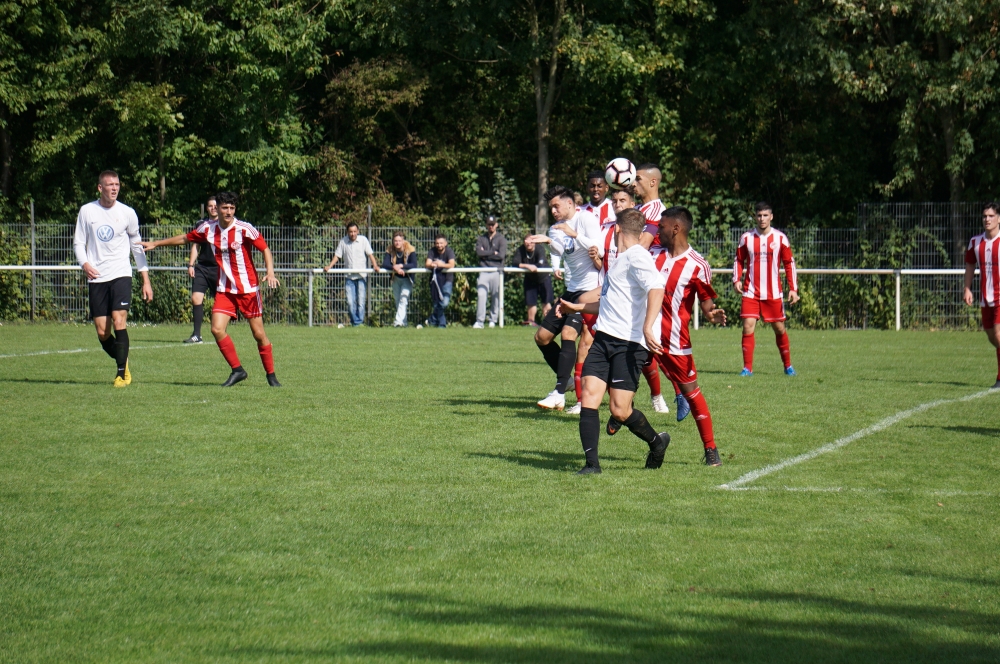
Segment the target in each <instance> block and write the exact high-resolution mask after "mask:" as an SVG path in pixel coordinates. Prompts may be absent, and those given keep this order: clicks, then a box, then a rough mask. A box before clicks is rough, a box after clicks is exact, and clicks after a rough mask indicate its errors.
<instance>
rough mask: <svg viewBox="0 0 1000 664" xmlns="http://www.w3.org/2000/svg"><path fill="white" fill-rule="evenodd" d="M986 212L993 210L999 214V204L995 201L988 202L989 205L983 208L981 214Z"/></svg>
mask: <svg viewBox="0 0 1000 664" xmlns="http://www.w3.org/2000/svg"><path fill="white" fill-rule="evenodd" d="M987 210H993V211H994V212H996V213H997V214H1000V203H997V202H996V201H990V202H989V203H987V204H986V205H984V206H983V212H986V211H987Z"/></svg>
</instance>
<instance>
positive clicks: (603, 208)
mask: <svg viewBox="0 0 1000 664" xmlns="http://www.w3.org/2000/svg"><path fill="white" fill-rule="evenodd" d="M583 209H584V210H586V211H587V212H589V213H590V214H592V215H594V216H595V217H597V221H599V222H601V230H602V231H604V230H607V229H608V228H612V227H614V225H615V208H614V206H613V205H612V204H611V199H610V198H605V199H604V201H602V202H601V203H600V204H599V205H594V204H593V203H590V202H589V201H588V202H587V204H586V205H584V206H583Z"/></svg>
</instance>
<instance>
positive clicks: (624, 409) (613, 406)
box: [608, 401, 632, 422]
mask: <svg viewBox="0 0 1000 664" xmlns="http://www.w3.org/2000/svg"><path fill="white" fill-rule="evenodd" d="M608 406H609V410H610V411H611V416H612V417H614V418H615V419H616V420H618V421H619V422H622V421H624V420H627V419H628V417H629V415H631V414H632V404H619V403H615V402H614V401H612V402H611V403H610V404H608Z"/></svg>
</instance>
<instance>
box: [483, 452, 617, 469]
mask: <svg viewBox="0 0 1000 664" xmlns="http://www.w3.org/2000/svg"><path fill="white" fill-rule="evenodd" d="M466 456H470V457H479V458H481V459H498V460H500V461H508V462H510V463H516V464H517V465H519V466H530V467H532V468H539V469H541V470H558V471H560V472H563V471H569V470H579V469H580V467H581V466H583V461H584V459H583V452H579V453H576V454H568V453H566V452H542V451H540V450H515V451H514V452H511V453H509V454H498V453H489V452H470V453H469V454H467V455H466ZM601 461H602V462H607V461H631V459H624V458H621V457H613V456H602V457H601Z"/></svg>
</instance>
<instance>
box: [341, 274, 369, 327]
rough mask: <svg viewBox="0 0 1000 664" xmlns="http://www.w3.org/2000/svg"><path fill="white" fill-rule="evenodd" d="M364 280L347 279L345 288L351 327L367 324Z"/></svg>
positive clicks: (365, 284)
mask: <svg viewBox="0 0 1000 664" xmlns="http://www.w3.org/2000/svg"><path fill="white" fill-rule="evenodd" d="M366 286H367V283H366V282H365V280H364V279H347V280H346V283H345V284H344V288H345V289H346V291H347V313H348V314H350V316H351V325H355V326H357V325H362V324H363V323H364V322H365V288H366Z"/></svg>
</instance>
